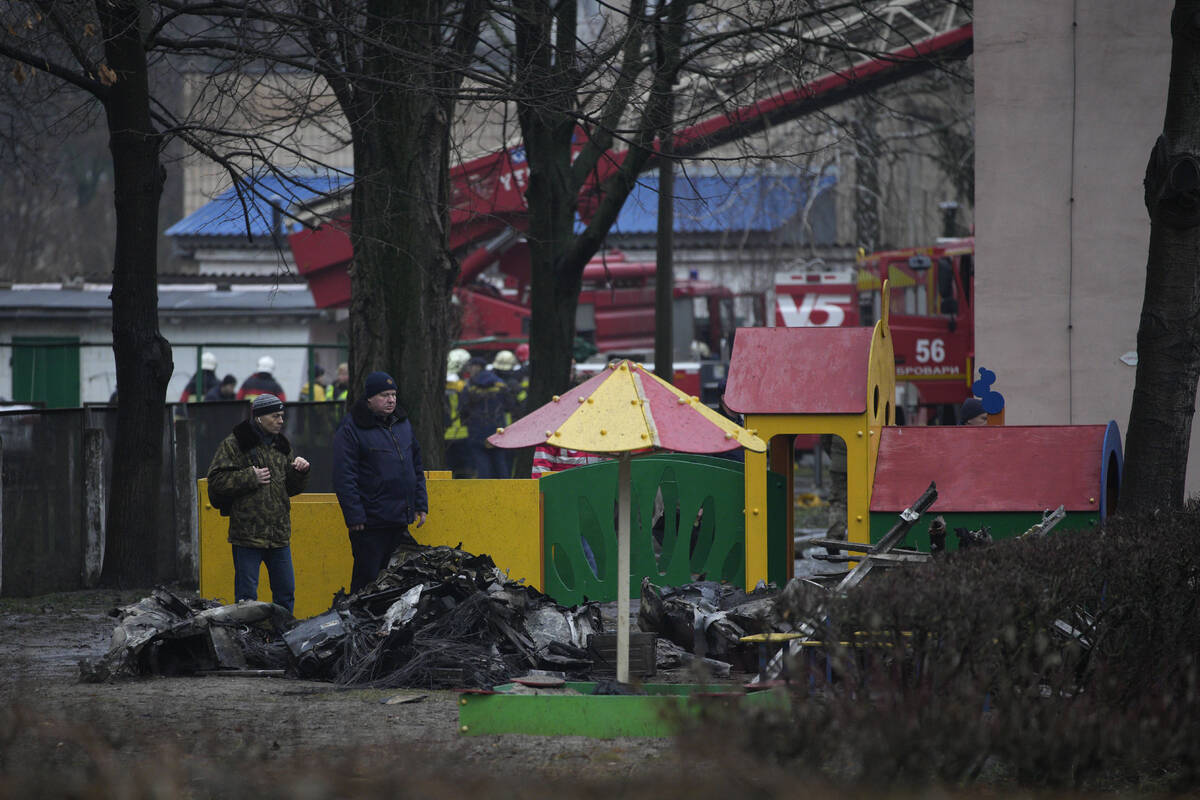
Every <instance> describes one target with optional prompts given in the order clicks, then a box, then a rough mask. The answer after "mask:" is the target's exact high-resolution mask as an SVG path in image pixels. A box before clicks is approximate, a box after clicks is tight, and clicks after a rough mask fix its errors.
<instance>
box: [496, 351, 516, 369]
mask: <svg viewBox="0 0 1200 800" xmlns="http://www.w3.org/2000/svg"><path fill="white" fill-rule="evenodd" d="M518 366H520V365H519V364H518V363H517V357H516V356H514V355H513V353H512V351H511V350H501V351H500V352H499V353H496V358H495V360H494V361H492V369H498V370H500V371H501V372H508V371H510V370H514V369H516V368H517V367H518Z"/></svg>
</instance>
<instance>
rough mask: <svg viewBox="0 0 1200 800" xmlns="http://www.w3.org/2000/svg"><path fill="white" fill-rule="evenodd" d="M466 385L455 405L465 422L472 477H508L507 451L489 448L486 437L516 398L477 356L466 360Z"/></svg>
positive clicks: (510, 475)
mask: <svg viewBox="0 0 1200 800" xmlns="http://www.w3.org/2000/svg"><path fill="white" fill-rule="evenodd" d="M467 376H468V377H467V386H466V388H465V389H463V390H462V394H461V395H460V396H459V400H458V408H459V414H460V415H461V416H462V420H463V422H465V423H466V425H467V443H468V447H469V448H470V451H471V458H472V461H473V462H474V465H475V477H476V478H509V477H512V465H511V463H510V462H509V451H507V450H505V449H503V448H500V447H492V446H491V445H490V444H488V441H487V437H489V436H491V435H492V434H493V433H495V432H496V429H497V428H503V427H504V425H505V419H506V418H507V416H508V415H509V414H512V412H513V410H514V409H515V408H516V398H514V397H513V393H512V390H511V389H509V388H508V384H507V383H505V382H504V381H502V380H500V378H499V376H497V375H496V373H495V372H492V370H490V369H488V368H487V360H486V359H483V358H479V357H475V358H472V359H471V360H470V361H468V362H467Z"/></svg>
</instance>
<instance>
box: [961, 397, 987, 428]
mask: <svg viewBox="0 0 1200 800" xmlns="http://www.w3.org/2000/svg"><path fill="white" fill-rule="evenodd" d="M983 413H985V410H984V408H983V401H982V400H980V399H979V398H978V397H968V398H967V399H966V400H965V401H963V404H962V408H960V409H959V411H958V424H959V425H965V424H967V421H968V420H972V419H975V418H976V417H978V416H979V415H980V414H983Z"/></svg>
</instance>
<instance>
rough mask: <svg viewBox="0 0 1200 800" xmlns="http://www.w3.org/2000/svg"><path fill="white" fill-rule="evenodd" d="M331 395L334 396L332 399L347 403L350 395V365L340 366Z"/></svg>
mask: <svg viewBox="0 0 1200 800" xmlns="http://www.w3.org/2000/svg"><path fill="white" fill-rule="evenodd" d="M329 393H330V394H331V395H332V399H333V400H337V401H345V399H346V398H347V397H348V396H349V395H350V365H349V364H346V363H341V364H338V367H337V375H336V376H335V377H334V379H333V385H332V386H330V387H329Z"/></svg>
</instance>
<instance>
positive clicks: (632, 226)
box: [610, 172, 837, 235]
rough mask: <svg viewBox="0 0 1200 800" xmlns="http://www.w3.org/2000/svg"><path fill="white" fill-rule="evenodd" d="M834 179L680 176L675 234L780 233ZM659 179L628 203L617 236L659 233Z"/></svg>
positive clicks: (647, 181)
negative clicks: (813, 196)
mask: <svg viewBox="0 0 1200 800" xmlns="http://www.w3.org/2000/svg"><path fill="white" fill-rule="evenodd" d="M836 182H837V179H836V177H834V176H833V175H832V174H828V173H826V174H823V175H812V174H803V173H786V174H779V173H742V174H728V173H727V174H688V173H683V172H680V173H678V174H676V176H675V192H674V194H675V230H676V232H678V233H707V232H714V233H720V232H722V231H759V232H764V233H765V232H769V231H774V230H778V229H779V228H781V227H783V226H784V225H785V224H786V223H787V222H788V221H790V220H792V219H794V218H795V217H796V216H797V214H798V213H799V212H800V211H801V210H803V208H804V206H805V204H806V203H807V202H808V196H809V193H810V192H812V191H814V188H815V190H816V191H820V190H822V189H826V188H828V187H830V186H833V185H834V184H835V183H836ZM658 194H659V193H658V175H657V174H655V173H647V174H645V175H643V176H641V178H639V179H638V185H637V186H636V187H635V188H634V190H633V192H632V193H631V194H630V195H629V199H628V200H626V201H625V205H624V207H623V208H622V209H621V213H620V215H619V216H618V217H617V222H616V224H615V225H613V228H612V231H610V233H612V234H617V235H619V234H626V235H630V234H639V233H653V232H654V231H655V230H657V229H658Z"/></svg>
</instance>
